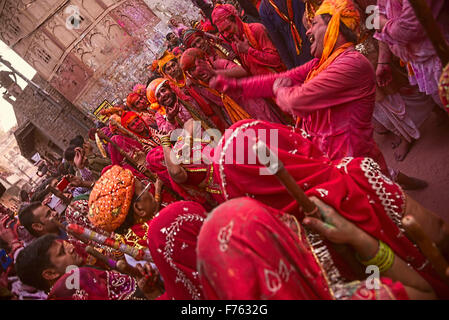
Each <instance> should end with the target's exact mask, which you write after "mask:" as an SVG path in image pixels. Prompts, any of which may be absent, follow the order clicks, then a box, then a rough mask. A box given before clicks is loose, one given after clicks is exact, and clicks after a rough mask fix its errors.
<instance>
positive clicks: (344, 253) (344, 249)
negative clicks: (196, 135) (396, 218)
mask: <svg viewBox="0 0 449 320" xmlns="http://www.w3.org/2000/svg"><path fill="white" fill-rule="evenodd" d="M253 150H254V152H255V153H256V155H257V158H258V159H259V162H260V163H262V164H264V165H265V166H266V167H267V169H268V171H269V172H270V173H271V174H275V175H276V177H277V178H278V179H279V181H280V182H281V183H282V184H283V185H284V186H285V188H286V189H287V191H288V192H289V193H290V195H291V196H292V197H293V198H294V199H295V200H296V202H297V203H298V204H299V206H300V207H302V209H303V211H304V213H305V215H306V216H309V217H315V218H318V219H321V216H320V214H319V211H318V207H317V206H316V204H315V203H313V202H312V201H310V199H309V198H308V197H307V195H306V194H305V193H304V190H302V189H301V187H299V186H298V184H297V183H296V181H295V179H294V178H293V177H292V176H291V175H290V173H288V171H287V169H285V167H284V164H283V163H282V161H281V160H279V158H278V157H276V155H275V154H273V152H271V150H270V148H268V146H267V145H266V144H265V143H264V142H263V141H260V140H259V141H258V142H257V144H255V145H254V146H253ZM264 153H265V154H266V155H267V158H269V161H268V162H266V160H267V159H263V158H262V155H263V154H264ZM320 237H321V236H320ZM331 246H332V247H333V248H334V250H335V251H336V252H337V253H338V254H339V255H340V256H341V257H342V258H343V259H344V260H345V261H346V263H347V265H348V267H349V268H351V269H352V271H353V272H354V273H355V274H356V275H358V276H360V277H361V276H364V275H365V274H364V270H362V267H361V264H360V263H358V262H357V260H356V258H355V256H354V253H353V251H352V249H351V248H349V247H348V246H347V245H340V244H334V243H332V244H331Z"/></svg>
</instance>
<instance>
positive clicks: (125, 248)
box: [67, 223, 152, 261]
mask: <svg viewBox="0 0 449 320" xmlns="http://www.w3.org/2000/svg"><path fill="white" fill-rule="evenodd" d="M67 230H68V231H70V232H72V233H75V234H77V235H80V236H84V237H87V238H88V239H89V240H91V241H94V242H96V243H98V244H101V245H104V246H108V247H110V248H113V249H115V250H118V251H120V252H122V253H125V254H127V255H130V256H131V257H133V258H134V259H136V260H146V261H152V258H151V253H150V250H149V249H148V248H145V249H137V248H136V247H132V246H130V245H127V244H125V243H121V242H119V241H117V240H116V239H113V238H110V237H106V236H105V235H102V234H99V233H97V232H95V231H92V230H90V229H88V228H84V227H82V226H80V225H77V224H75V223H71V224H69V225H68V226H67Z"/></svg>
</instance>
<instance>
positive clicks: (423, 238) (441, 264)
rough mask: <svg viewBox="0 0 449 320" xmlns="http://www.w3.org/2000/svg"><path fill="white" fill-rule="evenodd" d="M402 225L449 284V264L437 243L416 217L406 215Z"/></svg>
mask: <svg viewBox="0 0 449 320" xmlns="http://www.w3.org/2000/svg"><path fill="white" fill-rule="evenodd" d="M402 225H403V227H404V229H405V232H406V233H407V235H408V236H409V238H410V239H411V240H413V241H414V242H415V243H416V244H417V245H418V247H419V248H420V249H421V251H422V253H423V254H424V256H426V257H427V259H428V260H429V262H430V263H431V264H432V266H433V267H434V269H435V271H436V272H437V273H438V275H439V276H440V277H441V278H442V279H443V280H444V281H445V282H446V284H448V285H449V275H447V274H446V272H447V270H449V269H448V268H449V264H448V262H447V261H446V259H444V257H443V255H442V254H441V252H440V250H438V248H437V246H436V245H435V243H434V242H433V241H432V240H430V238H429V237H428V236H427V235H426V234H425V232H424V230H423V229H422V228H421V226H420V225H419V223H418V222H417V221H416V219H415V218H414V217H412V216H410V215H407V216H405V217H404V218H403V219H402Z"/></svg>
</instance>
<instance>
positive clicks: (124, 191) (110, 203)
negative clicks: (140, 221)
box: [88, 165, 135, 232]
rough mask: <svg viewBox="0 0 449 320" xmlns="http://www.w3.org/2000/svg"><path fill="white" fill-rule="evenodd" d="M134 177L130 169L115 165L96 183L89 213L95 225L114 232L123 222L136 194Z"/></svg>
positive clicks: (91, 194)
mask: <svg viewBox="0 0 449 320" xmlns="http://www.w3.org/2000/svg"><path fill="white" fill-rule="evenodd" d="M134 179H135V178H134V175H133V174H132V172H131V171H130V170H128V169H124V168H122V167H120V166H117V165H115V166H113V167H111V168H110V169H109V170H108V171H106V172H105V173H104V174H103V175H102V176H101V177H100V179H99V180H98V181H97V182H96V183H95V186H94V188H93V189H92V192H91V193H90V196H89V214H88V218H89V220H90V222H91V223H92V224H93V225H94V226H95V227H98V228H101V229H103V230H105V231H107V232H113V231H114V230H116V229H117V228H118V227H120V226H121V225H122V224H123V222H124V221H125V219H126V216H127V215H128V212H129V208H130V206H131V201H132V198H133V195H134Z"/></svg>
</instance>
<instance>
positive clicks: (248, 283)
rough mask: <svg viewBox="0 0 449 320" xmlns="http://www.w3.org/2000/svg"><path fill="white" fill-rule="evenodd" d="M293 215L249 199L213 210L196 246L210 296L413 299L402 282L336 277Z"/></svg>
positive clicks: (200, 268) (249, 298)
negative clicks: (375, 284) (369, 284)
mask: <svg viewBox="0 0 449 320" xmlns="http://www.w3.org/2000/svg"><path fill="white" fill-rule="evenodd" d="M292 220H293V218H292V217H291V216H289V215H286V214H283V213H282V212H280V211H277V210H275V209H273V208H270V207H268V206H265V205H263V204H262V203H260V202H257V201H255V200H253V199H250V198H238V199H234V200H230V201H228V202H226V203H224V204H222V205H220V206H219V207H217V208H216V209H215V210H214V211H213V212H212V213H210V215H209V218H208V219H207V221H206V222H204V225H203V227H202V228H201V232H200V235H199V237H198V249H197V251H198V271H199V275H200V279H201V285H202V286H203V291H204V295H205V297H206V299H224V300H230V299H232V300H234V299H236V300H240V299H244V300H278V299H282V300H287V299H288V300H318V299H319V300H329V299H351V300H390V299H391V300H393V299H408V296H407V293H406V292H405V289H404V287H403V286H402V284H400V283H399V282H397V283H393V282H392V281H391V280H390V279H386V278H382V279H381V284H380V289H379V290H373V289H368V288H366V285H365V282H364V281H363V282H361V281H355V282H350V283H345V282H342V281H335V272H338V270H336V269H335V266H332V268H326V269H325V268H324V267H323V264H322V261H320V259H319V258H318V256H317V254H316V253H317V252H315V251H314V248H313V247H312V246H310V245H309V242H308V239H307V236H306V231H305V230H304V229H303V228H302V227H301V226H300V225H299V223H297V222H296V223H295V221H294V220H293V221H292ZM320 256H322V251H321V254H320ZM331 263H332V261H330V260H328V261H327V267H329V264H331ZM331 269H333V270H331ZM328 270H331V271H330V272H328ZM331 272H333V273H334V274H333V275H331Z"/></svg>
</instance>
